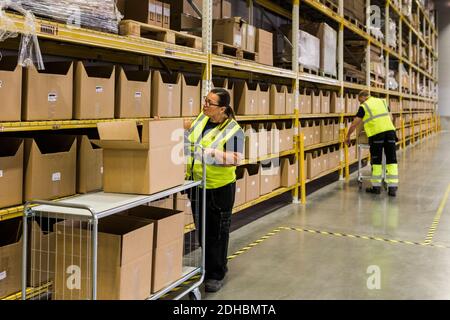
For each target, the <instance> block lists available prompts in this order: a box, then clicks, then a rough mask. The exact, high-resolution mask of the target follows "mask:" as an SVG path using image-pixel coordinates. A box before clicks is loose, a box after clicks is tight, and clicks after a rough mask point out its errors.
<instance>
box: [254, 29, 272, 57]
mask: <svg viewBox="0 0 450 320" xmlns="http://www.w3.org/2000/svg"><path fill="white" fill-rule="evenodd" d="M255 49H256V52H257V53H258V60H257V62H258V63H262V64H266V65H269V66H273V34H272V33H271V32H268V31H265V30H263V29H259V28H258V29H256V48H255Z"/></svg>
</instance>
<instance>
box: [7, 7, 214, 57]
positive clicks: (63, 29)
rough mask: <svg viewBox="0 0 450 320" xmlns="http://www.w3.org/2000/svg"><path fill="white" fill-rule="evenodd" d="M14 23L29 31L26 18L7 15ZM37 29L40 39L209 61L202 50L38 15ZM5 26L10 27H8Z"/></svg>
mask: <svg viewBox="0 0 450 320" xmlns="http://www.w3.org/2000/svg"><path fill="white" fill-rule="evenodd" d="M7 15H8V17H10V18H11V19H12V21H13V22H14V23H15V27H16V28H17V29H18V30H19V32H26V30H27V27H26V25H25V21H24V18H23V17H22V16H19V15H15V14H9V13H8V14H7ZM35 26H36V30H37V35H38V37H39V38H42V39H49V40H53V41H62V42H68V43H75V44H80V45H86V46H93V47H100V48H108V49H112V50H119V51H127V52H133V53H137V54H143V55H151V56H158V57H164V58H173V59H178V60H184V61H189V62H197V63H203V64H206V63H207V62H208V59H207V55H206V54H205V53H203V52H202V51H201V50H198V49H192V48H189V47H184V46H179V45H175V44H169V43H166V42H161V41H155V40H150V39H145V38H139V37H129V36H120V35H115V34H110V33H105V32H99V31H94V30H89V29H84V28H69V27H68V26H67V25H65V24H61V23H57V22H53V21H48V20H44V19H38V18H36V23H35ZM2 28H3V29H6V30H8V31H14V30H10V28H8V26H2Z"/></svg>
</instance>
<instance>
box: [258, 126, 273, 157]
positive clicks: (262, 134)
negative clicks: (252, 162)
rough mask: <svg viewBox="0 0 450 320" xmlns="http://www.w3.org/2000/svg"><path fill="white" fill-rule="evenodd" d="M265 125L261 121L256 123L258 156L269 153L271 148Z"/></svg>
mask: <svg viewBox="0 0 450 320" xmlns="http://www.w3.org/2000/svg"><path fill="white" fill-rule="evenodd" d="M269 137H270V136H269V133H268V132H267V129H266V126H265V125H264V124H263V123H260V124H259V125H258V157H264V156H267V155H268V154H270V152H271V150H272V148H271V145H270V144H269V141H270V140H271V139H270V138H269Z"/></svg>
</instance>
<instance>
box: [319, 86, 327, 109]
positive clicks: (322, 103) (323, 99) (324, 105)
mask: <svg viewBox="0 0 450 320" xmlns="http://www.w3.org/2000/svg"><path fill="white" fill-rule="evenodd" d="M319 95H320V113H322V114H328V113H330V92H329V91H322V90H320V93H319Z"/></svg>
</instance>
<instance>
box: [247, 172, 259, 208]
mask: <svg viewBox="0 0 450 320" xmlns="http://www.w3.org/2000/svg"><path fill="white" fill-rule="evenodd" d="M259 176H260V173H259V164H253V165H248V166H246V170H245V183H246V185H245V202H250V201H252V200H256V199H258V198H259V196H260V194H259V179H260V177H259Z"/></svg>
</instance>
